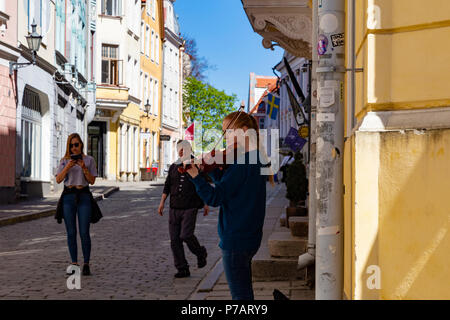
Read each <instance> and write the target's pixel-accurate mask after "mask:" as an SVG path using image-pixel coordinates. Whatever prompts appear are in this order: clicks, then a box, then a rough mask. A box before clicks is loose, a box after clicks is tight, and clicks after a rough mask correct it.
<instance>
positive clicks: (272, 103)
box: [267, 93, 280, 120]
mask: <svg viewBox="0 0 450 320" xmlns="http://www.w3.org/2000/svg"><path fill="white" fill-rule="evenodd" d="M267 99H268V101H267V104H268V107H267V114H268V115H269V116H270V119H272V120H276V119H277V114H278V109H279V108H280V98H277V97H276V96H275V95H273V94H271V93H269V94H268V96H267Z"/></svg>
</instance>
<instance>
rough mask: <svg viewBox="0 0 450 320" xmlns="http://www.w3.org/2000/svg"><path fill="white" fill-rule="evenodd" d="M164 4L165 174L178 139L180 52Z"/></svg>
mask: <svg viewBox="0 0 450 320" xmlns="http://www.w3.org/2000/svg"><path fill="white" fill-rule="evenodd" d="M174 2H175V0H165V1H164V12H165V19H164V33H165V42H164V45H163V56H164V57H163V100H162V118H161V137H160V141H161V146H162V148H161V170H160V173H161V174H164V172H165V170H167V169H168V168H169V166H170V165H171V164H172V163H173V162H174V161H175V160H176V159H177V157H178V155H177V152H176V143H177V141H179V140H181V139H182V118H181V112H182V107H181V106H182V79H183V70H182V61H183V57H182V55H183V50H182V42H181V39H180V36H179V32H180V31H179V29H180V28H179V24H178V21H177V18H176V15H175V11H174V7H173V3H174Z"/></svg>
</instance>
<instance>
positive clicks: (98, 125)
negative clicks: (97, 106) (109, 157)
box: [87, 121, 106, 178]
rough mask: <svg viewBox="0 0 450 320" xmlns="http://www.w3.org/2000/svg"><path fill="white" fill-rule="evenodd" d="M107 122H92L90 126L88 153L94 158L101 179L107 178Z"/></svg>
mask: <svg viewBox="0 0 450 320" xmlns="http://www.w3.org/2000/svg"><path fill="white" fill-rule="evenodd" d="M105 142H106V122H102V121H92V122H91V123H90V124H89V125H88V150H87V153H88V155H90V156H91V157H93V158H94V160H95V163H96V165H97V173H98V176H99V177H102V178H104V177H105V165H106V164H105Z"/></svg>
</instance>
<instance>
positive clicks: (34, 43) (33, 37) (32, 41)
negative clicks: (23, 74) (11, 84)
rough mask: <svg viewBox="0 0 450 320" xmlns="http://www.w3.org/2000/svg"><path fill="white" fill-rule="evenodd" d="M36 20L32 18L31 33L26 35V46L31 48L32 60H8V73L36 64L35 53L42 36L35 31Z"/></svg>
mask: <svg viewBox="0 0 450 320" xmlns="http://www.w3.org/2000/svg"><path fill="white" fill-rule="evenodd" d="M36 27H37V25H36V22H35V21H34V20H33V23H32V24H31V34H29V35H28V36H26V37H25V38H26V39H27V43H28V48H29V49H30V50H31V54H32V62H26V63H17V62H12V61H11V62H10V63H9V74H10V75H12V74H13V73H14V70H17V69H18V68H23V67H26V66H29V65H32V64H33V65H35V64H36V53H37V52H38V51H39V48H40V46H41V41H42V36H41V35H40V34H39V33H37V32H36Z"/></svg>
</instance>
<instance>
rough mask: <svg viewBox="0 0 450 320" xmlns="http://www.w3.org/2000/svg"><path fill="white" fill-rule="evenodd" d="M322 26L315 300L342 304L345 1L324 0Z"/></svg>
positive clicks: (319, 50)
mask: <svg viewBox="0 0 450 320" xmlns="http://www.w3.org/2000/svg"><path fill="white" fill-rule="evenodd" d="M318 22H319V28H318V29H319V30H318V38H317V40H318V41H317V52H318V54H319V65H318V67H317V69H316V72H317V77H318V87H319V90H318V96H319V103H318V106H317V118H316V121H317V125H316V133H317V140H316V144H317V146H316V195H315V196H316V208H317V213H316V215H317V216H316V223H317V234H316V281H315V283H316V300H341V299H342V296H343V273H344V272H343V256H344V254H343V174H342V171H343V170H342V165H343V151H344V107H345V105H344V97H343V86H344V80H345V72H346V70H345V46H344V34H345V0H334V1H320V4H319V6H318ZM313 50H314V49H313Z"/></svg>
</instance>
